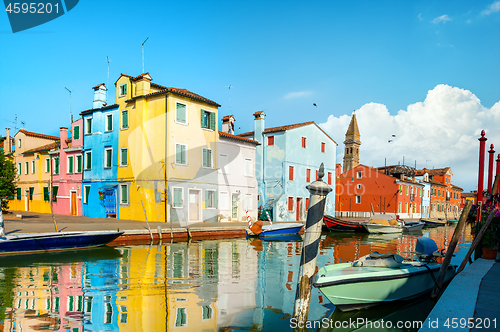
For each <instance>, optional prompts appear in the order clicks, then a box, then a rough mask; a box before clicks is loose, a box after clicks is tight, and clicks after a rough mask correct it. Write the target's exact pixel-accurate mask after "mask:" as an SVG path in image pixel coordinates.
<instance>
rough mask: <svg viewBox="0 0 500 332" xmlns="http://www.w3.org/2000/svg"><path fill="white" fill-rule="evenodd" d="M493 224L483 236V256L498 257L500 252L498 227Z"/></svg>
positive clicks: (488, 257) (487, 257)
mask: <svg viewBox="0 0 500 332" xmlns="http://www.w3.org/2000/svg"><path fill="white" fill-rule="evenodd" d="M494 226H495V225H493V224H491V225H490V227H489V228H488V229H487V230H486V232H485V233H484V236H483V258H484V259H496V258H497V252H498V238H497V235H496V232H497V229H496V227H494Z"/></svg>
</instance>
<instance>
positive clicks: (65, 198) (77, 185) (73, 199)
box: [50, 119, 83, 216]
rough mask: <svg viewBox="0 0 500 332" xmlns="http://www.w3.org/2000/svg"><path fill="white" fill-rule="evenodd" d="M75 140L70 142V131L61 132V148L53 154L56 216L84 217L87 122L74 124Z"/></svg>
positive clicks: (53, 207) (61, 129) (54, 208)
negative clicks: (83, 198) (83, 192)
mask: <svg viewBox="0 0 500 332" xmlns="http://www.w3.org/2000/svg"><path fill="white" fill-rule="evenodd" d="M71 126H72V132H73V138H68V128H65V127H61V128H60V146H59V149H58V150H54V151H51V152H50V155H51V159H52V190H53V199H52V209H53V212H54V213H55V214H66V215H75V216H81V215H82V171H83V156H82V147H83V135H82V134H83V120H82V119H78V120H76V121H75V122H73V123H72V124H71Z"/></svg>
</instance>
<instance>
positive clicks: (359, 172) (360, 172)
mask: <svg viewBox="0 0 500 332" xmlns="http://www.w3.org/2000/svg"><path fill="white" fill-rule="evenodd" d="M362 176H363V171H357V172H356V179H361V177H362Z"/></svg>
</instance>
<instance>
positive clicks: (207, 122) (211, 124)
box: [201, 109, 216, 130]
mask: <svg viewBox="0 0 500 332" xmlns="http://www.w3.org/2000/svg"><path fill="white" fill-rule="evenodd" d="M215 121H216V119H215V113H214V112H209V111H205V110H203V109H202V110H201V128H205V129H211V130H215Z"/></svg>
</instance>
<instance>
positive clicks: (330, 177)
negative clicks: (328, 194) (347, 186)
mask: <svg viewBox="0 0 500 332" xmlns="http://www.w3.org/2000/svg"><path fill="white" fill-rule="evenodd" d="M332 178H333V174H332V172H328V184H329V185H331V184H332Z"/></svg>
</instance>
